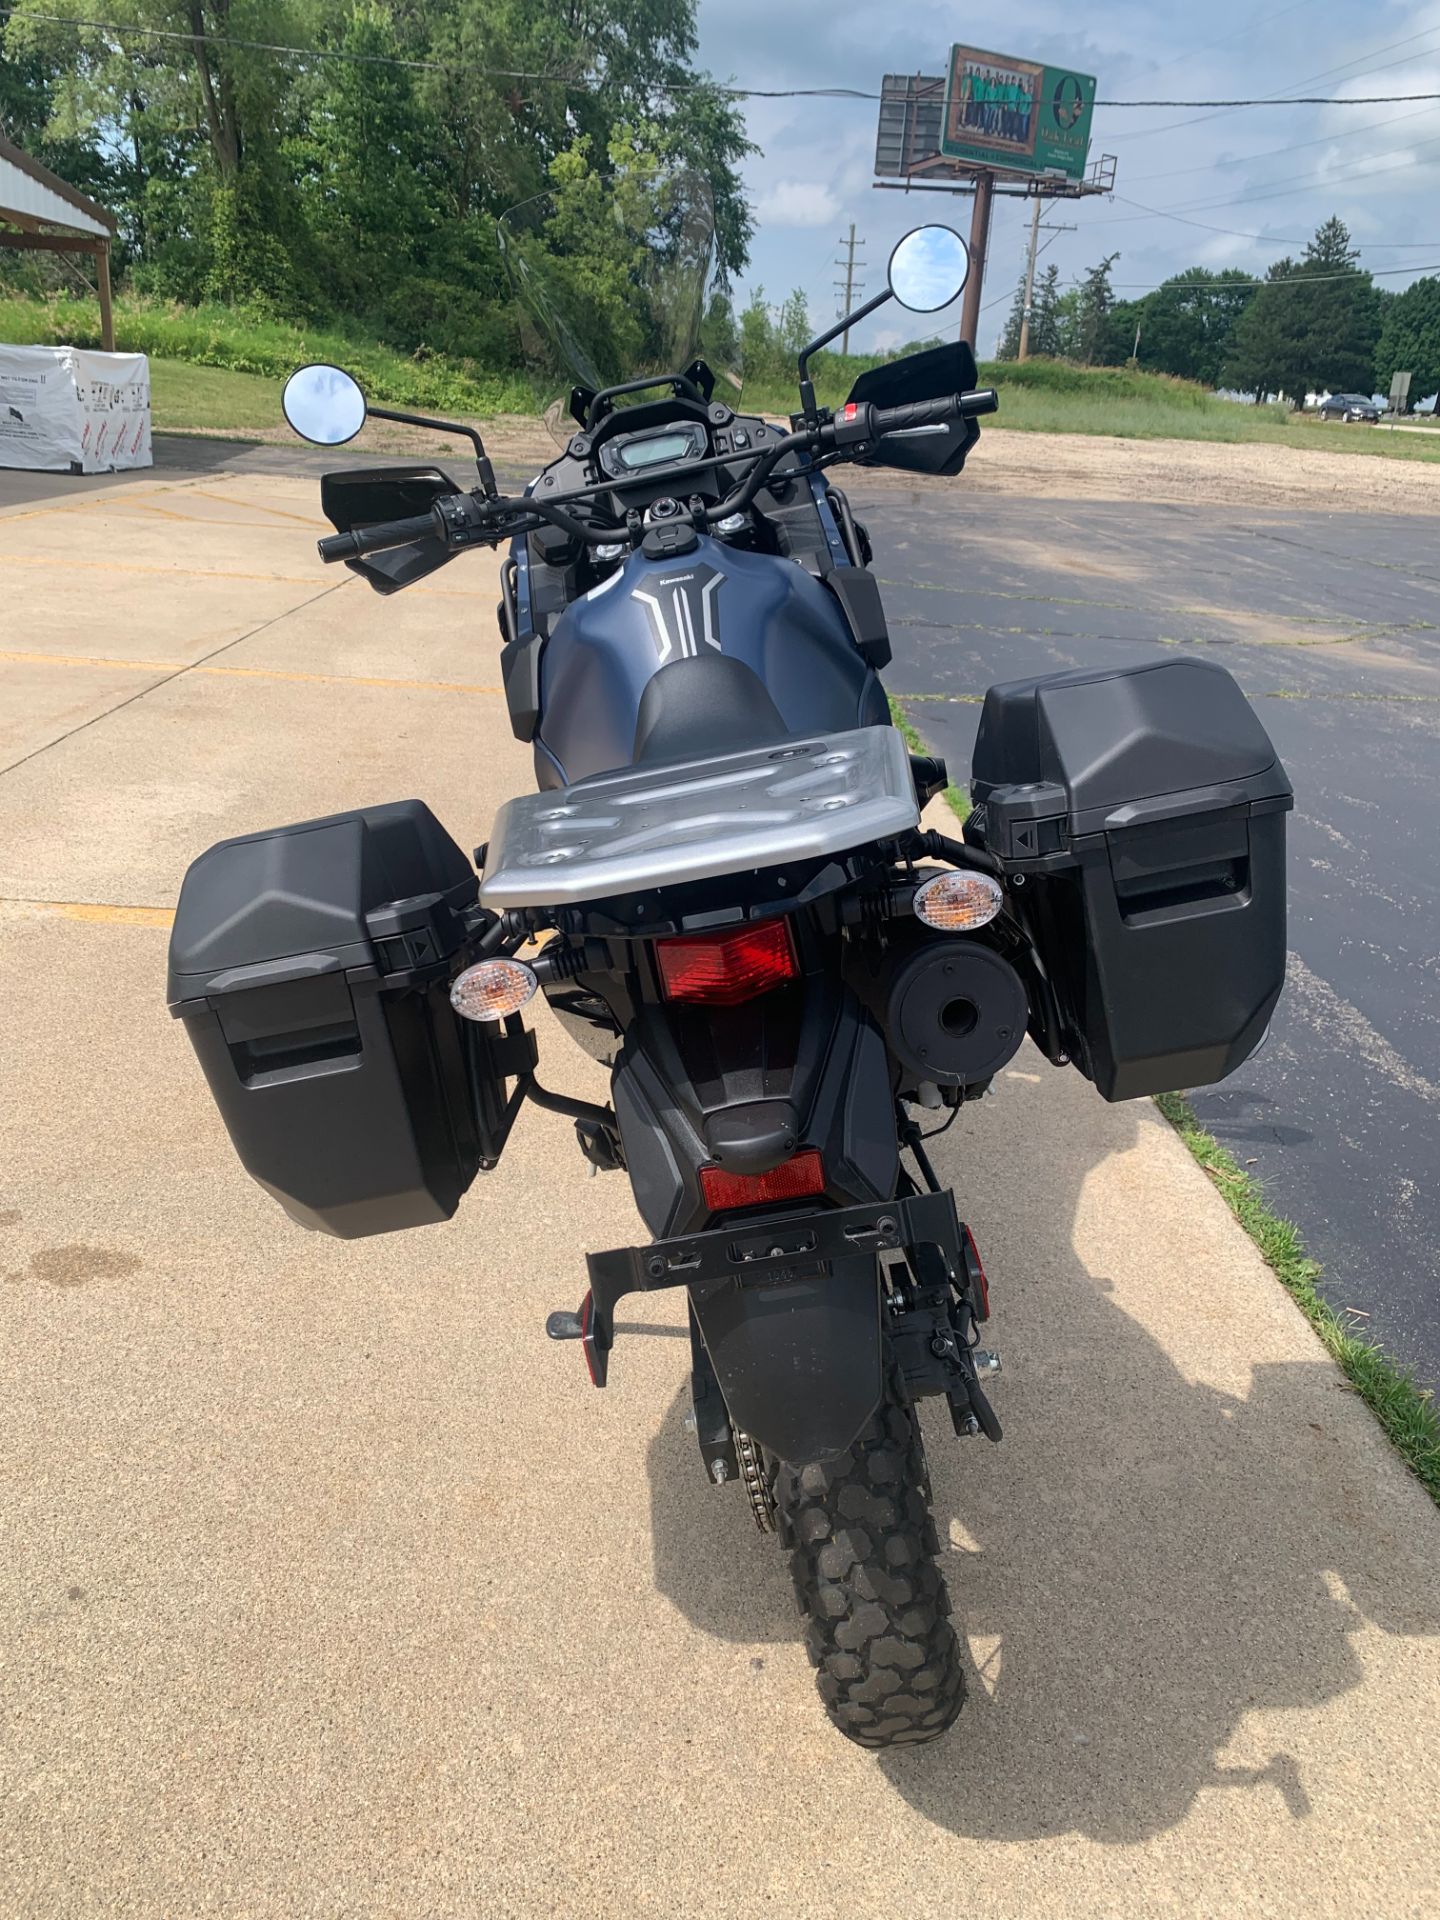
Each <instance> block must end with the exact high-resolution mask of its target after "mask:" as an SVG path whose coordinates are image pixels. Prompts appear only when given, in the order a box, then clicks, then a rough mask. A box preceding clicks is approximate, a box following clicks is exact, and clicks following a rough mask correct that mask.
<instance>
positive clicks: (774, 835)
mask: <svg viewBox="0 0 1440 1920" xmlns="http://www.w3.org/2000/svg"><path fill="white" fill-rule="evenodd" d="M919 818H920V810H919V805H918V803H917V800H916V796H915V781H914V776H913V774H912V771H911V767H910V758H909V754H908V752H907V751H906V747H905V742H904V740H903V739H902V738H901V736H900V734H899V733H898V732H897V731H896V730H895V729H894V728H893V727H888V726H882V727H859V728H856V729H854V730H853V731H851V732H848V733H829V734H811V735H808V736H802V737H799V738H797V739H795V740H788V741H784V742H782V743H780V744H779V745H768V746H763V747H751V748H748V749H745V750H743V751H741V752H738V753H728V754H717V755H715V756H713V757H709V758H706V759H703V760H691V761H682V762H678V763H677V762H672V763H670V764H661V765H657V766H644V767H626V768H622V769H619V770H617V771H616V772H615V773H608V774H599V775H597V776H595V777H594V778H592V779H589V780H586V781H583V782H582V783H581V784H580V785H579V786H574V787H565V788H562V789H560V790H559V791H558V792H550V793H537V794H525V795H523V796H521V797H520V798H518V799H514V800H509V801H507V802H506V803H505V805H504V806H503V807H502V808H501V809H500V812H499V814H498V816H497V817H496V821H495V827H494V831H493V832H492V834H491V836H490V841H489V846H488V849H487V852H486V859H485V876H484V879H483V880H482V881H481V885H480V900H481V904H482V905H483V906H485V907H487V908H489V909H491V910H492V911H495V912H503V911H505V910H506V909H511V908H526V907H563V906H576V905H581V904H583V903H585V902H589V901H594V900H602V899H609V898H614V897H616V896H618V895H623V894H635V893H641V892H645V891H648V890H649V889H652V888H656V887H664V886H674V885H677V884H680V883H684V882H690V881H694V880H705V879H714V878H719V877H721V876H723V875H726V874H732V873H749V872H754V871H755V870H756V869H757V868H763V867H774V866H781V865H785V864H788V863H792V862H797V861H804V860H811V859H823V858H825V857H827V856H830V855H834V854H839V853H844V852H849V851H851V850H852V849H854V848H857V847H862V846H865V845H868V844H870V843H871V842H874V841H877V840H889V839H893V838H894V837H896V836H897V835H899V834H903V833H907V832H909V831H910V830H911V829H912V828H913V827H915V826H916V825H917V824H918V822H919Z"/></svg>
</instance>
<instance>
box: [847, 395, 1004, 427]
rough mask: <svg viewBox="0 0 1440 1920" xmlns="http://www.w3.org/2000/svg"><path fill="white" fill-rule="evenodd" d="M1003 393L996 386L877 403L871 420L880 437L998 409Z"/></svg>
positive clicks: (942, 424)
mask: <svg viewBox="0 0 1440 1920" xmlns="http://www.w3.org/2000/svg"><path fill="white" fill-rule="evenodd" d="M999 406H1000V396H999V394H998V393H996V391H995V389H994V388H993V387H984V388H981V389H980V391H979V392H977V393H945V394H941V395H940V396H939V397H938V398H936V399H934V400H914V401H912V402H911V403H910V405H909V406H908V407H877V408H876V409H875V413H874V417H873V419H872V422H871V430H872V432H873V433H874V435H875V437H876V439H877V440H878V439H881V438H883V436H884V435H885V434H887V433H904V432H906V431H908V430H911V429H913V428H915V427H938V426H944V425H946V424H947V423H948V422H949V421H951V420H973V419H974V418H975V416H976V415H977V414H981V413H995V412H996V411H997V410H998V408H999Z"/></svg>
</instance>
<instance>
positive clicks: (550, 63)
mask: <svg viewBox="0 0 1440 1920" xmlns="http://www.w3.org/2000/svg"><path fill="white" fill-rule="evenodd" d="M695 11H696V0H427V4H426V5H425V6H423V7H421V6H418V5H416V4H415V0H114V5H113V6H112V5H108V4H107V6H106V7H105V8H104V9H102V10H101V12H102V14H103V18H104V20H105V21H106V22H109V23H111V24H109V25H106V26H103V27H100V26H95V25H94V24H91V23H93V20H94V17H95V13H96V9H95V8H94V7H93V6H92V5H90V4H89V0H14V12H13V17H12V18H10V19H9V21H8V22H7V23H6V24H5V25H4V26H3V36H4V37H3V46H4V51H5V58H4V60H3V61H0V113H3V114H4V116H5V119H6V121H7V123H10V124H13V125H16V126H23V128H24V129H25V133H26V144H27V145H34V144H35V141H36V140H37V139H38V140H43V141H44V142H48V143H50V147H51V149H52V150H53V151H55V152H57V153H58V152H59V151H60V148H59V146H58V144H57V143H62V142H72V143H76V145H75V148H74V152H73V155H72V154H71V152H70V150H69V149H67V150H66V152H67V157H70V158H74V161H75V164H66V165H64V166H63V167H62V168H61V170H62V171H63V172H65V173H66V175H67V177H69V178H71V179H73V180H75V182H76V184H77V185H81V186H85V185H87V184H91V182H92V173H93V168H92V171H91V172H89V173H87V172H86V170H85V166H84V165H82V164H81V161H82V160H83V158H84V156H85V155H89V156H91V160H92V161H94V162H95V163H96V164H99V163H102V162H103V164H104V165H105V166H106V167H109V168H110V169H112V170H113V173H114V185H113V188H112V190H110V191H107V192H104V193H102V194H101V196H100V197H102V198H104V199H105V200H106V201H107V203H108V204H109V205H111V206H112V207H113V208H114V209H115V211H116V212H117V214H118V215H119V216H120V219H121V223H122V227H123V230H124V232H125V234H126V236H127V238H128V240H129V242H130V246H131V250H132V254H133V272H132V275H131V285H132V286H133V287H135V288H138V289H139V290H141V291H150V292H156V293H162V294H165V295H168V296H172V297H176V298H180V299H184V300H198V299H200V298H202V297H205V296H210V297H214V298H219V299H223V300H226V301H229V302H234V303H241V304H249V305H259V306H261V307H268V308H271V309H277V310H279V309H288V310H291V311H293V312H294V313H295V314H296V315H297V316H299V317H306V316H314V317H316V318H330V317H335V316H345V317H349V318H354V319H358V320H360V321H362V322H363V323H365V324H367V325H372V326H373V327H375V328H376V329H377V330H378V331H380V332H382V333H383V334H384V335H385V336H386V337H388V338H389V339H391V341H392V343H393V344H395V345H397V346H403V347H406V348H409V349H419V348H421V347H435V346H439V347H441V348H443V349H445V350H447V351H451V352H457V353H473V354H474V355H475V356H476V357H477V358H480V359H483V360H485V361H487V362H489V363H490V364H503V363H504V362H505V361H506V360H513V358H514V357H515V356H516V355H517V354H518V351H519V344H520V329H519V325H518V317H517V314H516V311H515V308H514V305H513V301H512V297H511V290H510V284H509V280H508V277H507V275H506V272H505V267H504V263H503V261H502V258H501V255H500V250H499V245H498V241H497V237H496V230H495V222H496V219H497V216H499V215H500V214H502V213H504V212H505V211H506V210H507V209H509V208H511V207H513V206H515V205H516V203H518V202H522V201H525V200H526V199H527V198H529V197H532V196H536V195H539V194H542V193H543V192H544V191H545V190H546V189H547V188H556V189H558V190H560V191H561V192H562V193H568V194H569V195H570V197H571V202H572V205H571V208H570V211H571V212H572V213H573V211H574V207H575V206H576V205H578V204H580V203H581V202H583V203H584V204H585V205H586V206H588V207H590V208H591V210H592V211H595V212H596V213H597V215H598V217H601V218H610V217H611V216H612V215H614V214H615V212H616V210H617V209H620V210H621V214H622V218H623V216H624V215H625V213H626V212H627V210H630V211H633V208H629V209H627V202H626V196H627V195H628V196H630V197H631V199H632V200H633V198H634V196H635V195H636V194H637V193H638V194H639V195H640V197H641V199H645V198H646V197H647V196H648V214H649V215H653V216H654V219H655V221H656V222H657V224H655V225H653V226H652V227H651V229H650V230H649V234H648V244H649V250H650V252H652V253H654V254H655V255H656V256H657V263H658V270H661V271H664V272H667V273H669V274H670V276H671V284H672V289H673V288H678V286H679V281H680V278H681V274H680V265H681V256H682V254H683V251H684V245H685V229H686V226H687V220H688V216H687V213H686V211H685V200H686V192H687V191H688V190H687V189H684V188H682V187H680V186H678V185H677V186H676V188H675V191H674V192H672V193H671V194H670V196H669V198H668V200H667V199H664V198H662V197H660V196H659V183H660V182H662V181H667V180H668V181H671V182H676V183H678V182H681V181H683V180H685V179H687V178H688V179H691V180H693V179H696V178H700V179H703V181H704V182H705V197H706V199H707V201H708V203H709V204H710V206H711V207H712V208H713V218H714V222H715V227H716V232H717V236H718V261H719V266H720V269H721V273H722V276H723V275H726V274H728V275H734V274H737V273H738V272H740V271H741V270H742V269H743V267H744V264H745V259H746V254H747V250H748V246H749V240H750V232H751V219H750V214H749V211H748V208H747V206H746V203H745V198H744V193H743V190H742V184H741V180H740V172H739V169H740V163H741V162H742V161H743V159H744V157H745V155H746V154H747V153H748V152H749V151H751V148H750V146H749V143H748V141H747V140H746V137H745V132H744V122H743V119H742V117H741V114H740V110H739V109H738V108H737V107H736V105H735V103H734V102H733V101H731V100H729V99H727V98H726V97H725V96H724V95H723V94H721V93H720V92H719V91H718V90H717V89H716V88H714V87H713V86H710V85H707V84H705V76H704V75H703V74H700V73H697V71H696V70H695V47H696V36H695ZM142 29H143V30H149V31H144V32H142V31H141V30H142ZM156 33H159V34H161V35H163V36H166V37H160V38H156V37H154V35H155V34H156ZM287 49H294V52H289V51H286V50H287ZM322 56H323V57H322ZM403 63H409V64H408V65H407V64H403ZM516 76H520V77H516ZM38 150H39V149H38V147H37V151H38ZM577 153H578V154H581V155H582V156H583V164H582V167H581V170H580V171H581V175H583V176H584V180H583V181H582V179H581V177H580V176H577V175H575V174H573V173H572V174H565V173H563V172H562V174H561V175H559V176H557V175H556V174H555V173H554V169H555V168H556V166H557V165H558V164H559V163H560V162H561V161H562V160H563V159H565V157H566V156H572V155H575V154H577ZM690 197H691V203H692V206H693V203H694V199H695V196H694V194H693V192H692V193H691V196H690ZM647 217H648V215H647ZM564 224H565V222H564V221H562V225H564ZM572 224H573V223H572ZM689 225H690V226H691V228H692V229H693V226H694V222H693V221H690V222H689ZM641 231H642V232H643V231H645V229H644V228H643V226H642V228H641ZM581 239H582V241H583V244H580V245H578V247H577V248H576V250H575V251H574V263H575V264H574V279H575V291H576V297H577V300H578V301H579V302H580V304H581V305H582V306H583V305H584V304H585V302H587V301H588V302H589V306H590V311H591V313H592V316H593V318H594V321H595V324H596V325H597V326H598V327H599V330H600V336H601V346H602V348H603V349H604V351H605V352H606V353H607V354H608V352H609V350H610V348H611V347H613V346H616V345H618V344H619V342H620V341H621V340H622V339H623V338H625V337H626V334H627V323H626V319H625V316H624V315H623V313H622V312H621V311H620V308H619V306H618V305H617V302H616V299H615V297H614V296H615V292H616V287H615V275H616V273H617V272H618V273H620V274H621V276H622V278H623V274H624V272H625V271H627V270H628V269H627V268H626V267H625V266H624V265H623V263H622V262H621V261H620V260H619V259H618V257H617V256H616V251H615V249H614V247H612V246H610V245H609V242H608V241H606V240H604V239H602V237H600V236H599V235H597V234H594V233H592V234H590V235H589V236H581ZM555 245H557V246H558V245H560V242H559V241H558V240H556V241H555ZM607 249H608V251H607ZM622 251H623V249H622ZM693 251H694V247H693V243H692V252H693ZM646 273H649V277H650V278H652V279H653V277H654V271H653V270H652V269H644V268H642V278H643V277H644V275H645V274H646ZM560 277H561V278H562V279H563V277H564V275H563V273H562V274H561V276H560ZM692 278H693V276H692ZM682 304H685V305H686V306H687V312H686V315H685V316H682V317H684V318H686V320H687V326H688V331H689V334H690V336H691V337H693V333H694V327H693V326H689V325H688V322H689V320H690V319H691V318H694V319H695V320H697V322H698V316H692V315H690V314H689V312H688V303H682ZM632 318H633V316H632ZM642 331H643V329H642ZM652 331H653V329H652ZM672 331H673V332H674V333H675V334H676V337H677V338H678V335H679V333H680V331H681V329H680V328H679V326H678V325H677V326H676V327H675V328H673V329H672Z"/></svg>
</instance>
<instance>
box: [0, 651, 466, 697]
mask: <svg viewBox="0 0 1440 1920" xmlns="http://www.w3.org/2000/svg"><path fill="white" fill-rule="evenodd" d="M3 661H11V662H14V663H18V664H21V665H24V666H45V667H118V668H120V669H122V670H123V671H126V672H133V673H208V674H212V675H214V676H215V677H216V678H217V679H235V680H296V681H301V682H305V683H307V684H309V685H312V686H320V687H407V688H410V689H411V690H412V691H419V692H421V693H491V694H495V693H501V692H503V691H504V689H503V688H501V687H485V686H478V685H476V684H474V683H472V682H470V681H465V680H405V679H400V678H396V677H394V676H391V675H385V674H362V673H292V672H290V671H288V670H287V669H286V668H284V667H210V666H194V667H187V666H186V664H185V662H184V661H183V660H105V659H99V658H96V657H95V656H93V655H90V654H82V653H13V652H8V651H0V662H3Z"/></svg>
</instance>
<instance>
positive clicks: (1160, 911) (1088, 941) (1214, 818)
mask: <svg viewBox="0 0 1440 1920" xmlns="http://www.w3.org/2000/svg"><path fill="white" fill-rule="evenodd" d="M972 773H973V778H972V782H971V793H972V796H973V799H974V802H975V810H974V812H973V813H972V814H971V816H970V818H969V820H968V821H967V822H966V825H965V837H966V839H967V840H968V841H970V842H972V843H973V844H976V845H979V846H982V847H984V848H986V849H987V850H988V851H990V852H991V853H993V854H995V855H997V856H998V858H999V859H1000V860H1001V861H1002V862H1003V864H1004V867H1005V871H1006V875H1007V878H1008V880H1009V882H1010V889H1011V895H1010V897H1011V900H1012V903H1013V905H1014V908H1015V910H1016V912H1017V913H1018V915H1019V917H1020V918H1021V920H1022V921H1023V922H1024V924H1025V926H1026V929H1027V931H1028V932H1029V933H1030V935H1031V938H1032V939H1033V940H1034V942H1035V945H1036V947H1037V949H1038V952H1039V955H1040V960H1041V963H1042V965H1043V967H1044V970H1045V973H1046V974H1047V975H1048V977H1049V981H1050V985H1051V987H1052V989H1053V998H1054V1002H1055V1005H1054V1006H1053V1007H1051V1008H1049V1009H1048V1018H1047V1009H1046V1006H1045V1004H1044V1003H1045V1001H1046V999H1047V998H1048V996H1045V995H1044V994H1043V993H1042V994H1039V995H1037V996H1032V998H1037V999H1038V1000H1039V1001H1040V1002H1041V1004H1040V1005H1039V1006H1038V1007H1034V1008H1033V1009H1032V1012H1033V1015H1034V1017H1033V1018H1032V1024H1031V1031H1032V1032H1033V1033H1034V1035H1035V1037H1036V1039H1037V1040H1038V1041H1039V1042H1040V1043H1041V1044H1042V1046H1046V1047H1047V1049H1048V1051H1050V1053H1051V1054H1052V1057H1054V1056H1055V1055H1056V1054H1057V1053H1059V1052H1061V1051H1063V1052H1065V1053H1068V1055H1069V1057H1070V1058H1071V1060H1073V1062H1074V1064H1075V1065H1076V1066H1077V1067H1078V1068H1079V1069H1080V1071H1081V1072H1082V1073H1084V1074H1085V1075H1087V1076H1088V1078H1090V1079H1091V1080H1093V1081H1094V1082H1095V1085H1096V1086H1097V1087H1098V1088H1099V1090H1100V1092H1101V1093H1102V1094H1103V1095H1104V1096H1105V1098H1106V1099H1107V1100H1128V1099H1133V1098H1134V1097H1135V1096H1136V1095H1139V1094H1150V1093H1162V1092H1167V1091H1171V1090H1174V1089H1177V1088H1183V1087H1197V1086H1208V1085H1210V1084H1211V1083H1212V1082H1214V1081H1217V1080H1223V1079H1224V1078H1225V1076H1226V1075H1227V1074H1229V1073H1233V1072H1234V1070H1235V1068H1236V1067H1238V1066H1239V1065H1240V1063H1241V1062H1242V1061H1243V1060H1244V1059H1246V1058H1247V1057H1248V1055H1249V1054H1251V1053H1253V1052H1254V1050H1255V1048H1256V1047H1257V1046H1258V1045H1259V1044H1260V1041H1261V1039H1262V1037H1263V1035H1264V1033H1265V1029H1266V1027H1267V1025H1268V1024H1269V1020H1270V1016H1271V1014H1272V1012H1273V1011H1274V1008H1275V1003H1276V1001H1277V1000H1278V998H1279V996H1280V989H1281V987H1282V985H1283V984H1284V978H1285V815H1286V814H1287V813H1288V812H1289V810H1290V808H1291V805H1292V804H1293V802H1292V795H1291V790H1290V782H1289V780H1288V779H1287V778H1286V776H1285V770H1284V768H1283V767H1282V766H1281V764H1280V761H1279V759H1278V758H1277V756H1276V753H1275V749H1274V747H1273V746H1272V745H1271V742H1270V738H1269V735H1268V734H1267V733H1266V732H1265V729H1264V727H1262V726H1261V724H1260V721H1259V719H1258V717H1257V716H1256V714H1255V712H1254V710H1253V708H1252V707H1251V706H1250V703H1249V702H1248V701H1247V700H1246V698H1245V696H1244V694H1243V693H1242V692H1241V691H1240V689H1239V687H1238V686H1237V685H1236V684H1235V682H1234V680H1233V679H1232V678H1231V677H1230V675H1229V674H1228V673H1227V672H1225V670H1224V668H1223V667H1217V666H1212V665H1210V664H1209V663H1208V662H1206V661H1201V660H1184V659H1180V660H1165V661H1158V662H1155V663H1154V664H1151V665H1142V666H1135V667H1122V668H1116V669H1113V670H1102V671H1082V672H1078V673H1057V674H1049V675H1046V676H1045V677H1043V678H1041V679H1037V680H1017V681H1012V682H1010V683H1009V684H1007V685H1004V686H997V687H992V688H991V689H990V691H989V692H988V693H987V694H986V696H985V707H984V711H983V712H982V714H981V718H980V731H979V734H978V736H977V738H976V741H975V754H974V760H973V763H972ZM1057 1027H1058V1032H1056V1031H1054V1029H1055V1028H1057Z"/></svg>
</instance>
